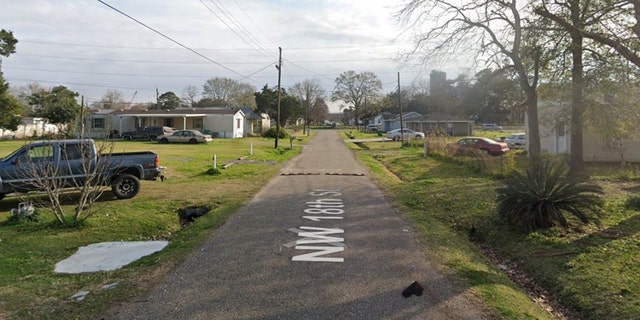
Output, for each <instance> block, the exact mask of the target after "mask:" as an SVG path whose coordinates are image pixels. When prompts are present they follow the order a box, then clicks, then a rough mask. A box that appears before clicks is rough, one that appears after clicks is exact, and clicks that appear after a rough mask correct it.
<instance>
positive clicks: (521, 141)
mask: <svg viewBox="0 0 640 320" xmlns="http://www.w3.org/2000/svg"><path fill="white" fill-rule="evenodd" d="M503 141H504V143H506V144H507V145H508V146H509V148H511V149H524V148H526V147H527V135H526V134H524V133H514V134H510V135H508V136H507V137H506V138H504V140H503Z"/></svg>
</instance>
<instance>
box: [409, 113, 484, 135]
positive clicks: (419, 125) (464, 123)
mask: <svg viewBox="0 0 640 320" xmlns="http://www.w3.org/2000/svg"><path fill="white" fill-rule="evenodd" d="M473 124H474V121H473V120H466V119H459V118H456V117H454V116H451V115H447V114H444V113H435V112H434V113H430V114H428V115H425V116H421V117H417V118H411V119H407V120H405V121H404V126H405V128H409V129H411V130H413V131H420V132H423V133H425V134H429V133H432V132H434V131H436V130H442V132H446V133H447V134H448V135H450V136H456V137H459V136H471V135H473Z"/></svg>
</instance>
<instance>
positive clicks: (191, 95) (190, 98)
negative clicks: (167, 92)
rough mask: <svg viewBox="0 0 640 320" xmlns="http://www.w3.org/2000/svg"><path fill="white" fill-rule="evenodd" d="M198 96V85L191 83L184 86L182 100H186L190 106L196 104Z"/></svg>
mask: <svg viewBox="0 0 640 320" xmlns="http://www.w3.org/2000/svg"><path fill="white" fill-rule="evenodd" d="M197 96H198V88H197V87H196V86H192V85H189V86H187V87H186V88H184V90H183V92H182V100H184V101H185V102H186V103H187V104H188V105H189V106H191V107H195V106H196V97H197Z"/></svg>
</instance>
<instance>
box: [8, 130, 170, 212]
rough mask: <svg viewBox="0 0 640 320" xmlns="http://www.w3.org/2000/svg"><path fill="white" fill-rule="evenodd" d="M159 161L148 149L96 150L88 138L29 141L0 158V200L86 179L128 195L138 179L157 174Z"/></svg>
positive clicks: (120, 196) (136, 187)
mask: <svg viewBox="0 0 640 320" xmlns="http://www.w3.org/2000/svg"><path fill="white" fill-rule="evenodd" d="M159 165H160V159H159V158H158V155H157V154H155V153H153V152H151V151H141V152H124V153H105V154H98V151H97V150H96V145H95V142H94V141H93V140H91V139H70V140H49V141H38V142H32V143H29V144H26V145H24V146H23V147H21V148H20V149H18V150H16V151H14V152H12V153H11V154H9V155H8V156H6V157H4V158H2V159H0V200H1V199H2V198H4V196H5V195H6V194H8V193H14V192H22V193H24V192H29V191H42V190H43V189H45V188H51V187H50V186H55V188H78V187H80V186H83V184H84V182H85V181H87V179H91V181H95V185H99V186H111V191H112V192H113V194H114V195H115V196H116V198H118V199H129V198H133V197H134V196H136V194H138V192H139V191H140V180H156V179H157V178H159V177H161V175H162V171H163V167H160V166H159ZM43 178H45V179H43ZM43 181H44V182H43Z"/></svg>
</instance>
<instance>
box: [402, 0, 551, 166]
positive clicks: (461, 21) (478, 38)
mask: <svg viewBox="0 0 640 320" xmlns="http://www.w3.org/2000/svg"><path fill="white" fill-rule="evenodd" d="M526 9H527V6H526V4H525V5H522V4H519V3H518V2H517V1H516V0H513V1H493V0H482V1H472V0H466V1H464V0H463V1H456V2H449V1H445V0H412V1H410V2H409V3H408V4H407V5H406V6H405V7H404V8H403V9H402V10H401V11H400V12H399V18H400V22H401V23H402V24H403V26H404V27H405V28H406V30H407V31H409V30H419V31H418V34H416V39H417V40H416V43H415V49H414V50H413V52H412V53H410V55H413V56H415V55H417V54H418V53H420V54H422V56H423V57H427V58H423V59H422V60H423V61H427V60H428V57H436V58H440V59H442V58H445V57H450V56H452V55H455V54H461V53H465V54H469V53H473V54H474V55H475V57H476V60H477V61H478V62H481V61H485V62H486V63H487V64H490V65H494V66H497V71H496V72H497V73H501V72H508V71H512V72H514V73H515V74H516V75H517V77H518V81H519V84H520V88H521V89H522V91H523V92H524V95H525V101H523V102H522V104H523V105H525V106H526V110H527V120H528V123H527V127H528V142H529V153H528V155H529V159H530V161H531V162H532V163H539V162H540V160H541V151H540V133H539V130H540V129H539V127H538V109H537V105H538V96H537V93H536V88H537V86H538V80H539V71H540V56H541V49H540V47H539V46H538V44H537V43H536V42H535V41H534V40H535V38H534V37H532V38H531V39H530V40H529V41H528V42H527V41H526V40H527V39H526V38H525V33H526V31H527V27H528V23H529V22H528V20H526V19H525V18H524V17H523V16H524V15H525V12H526ZM421 30H424V31H421Z"/></svg>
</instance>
